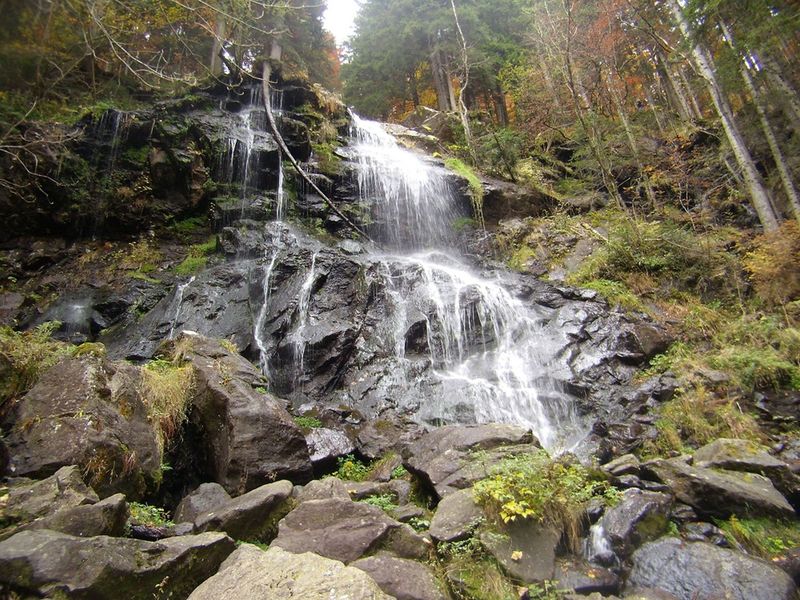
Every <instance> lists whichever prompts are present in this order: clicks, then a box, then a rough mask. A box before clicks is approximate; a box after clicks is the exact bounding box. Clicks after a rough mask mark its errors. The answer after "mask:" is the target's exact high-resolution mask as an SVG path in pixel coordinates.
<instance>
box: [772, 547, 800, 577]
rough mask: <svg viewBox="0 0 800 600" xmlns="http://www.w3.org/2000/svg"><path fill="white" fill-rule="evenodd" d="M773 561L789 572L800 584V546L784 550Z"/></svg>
mask: <svg viewBox="0 0 800 600" xmlns="http://www.w3.org/2000/svg"><path fill="white" fill-rule="evenodd" d="M772 563H773V564H774V565H776V566H778V567H780V568H781V569H783V570H784V571H786V573H788V574H789V576H790V577H791V578H792V579H793V580H794V582H795V584H797V585H800V548H792V549H790V550H787V551H786V552H782V553H781V554H780V555H779V556H777V557H776V558H774V559H773V560H772Z"/></svg>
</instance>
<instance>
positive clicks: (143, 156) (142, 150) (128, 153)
mask: <svg viewBox="0 0 800 600" xmlns="http://www.w3.org/2000/svg"><path fill="white" fill-rule="evenodd" d="M149 154H150V146H139V147H130V148H127V149H126V150H125V152H123V153H122V158H123V159H124V160H126V161H128V162H131V163H133V164H136V165H143V164H144V163H145V162H146V161H147V157H148V155H149Z"/></svg>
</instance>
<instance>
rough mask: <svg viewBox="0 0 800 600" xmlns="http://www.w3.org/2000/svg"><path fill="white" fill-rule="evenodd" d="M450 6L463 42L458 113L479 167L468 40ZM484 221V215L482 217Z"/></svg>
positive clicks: (455, 11)
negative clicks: (471, 117)
mask: <svg viewBox="0 0 800 600" xmlns="http://www.w3.org/2000/svg"><path fill="white" fill-rule="evenodd" d="M450 6H451V7H452V9H453V19H454V20H455V22H456V30H457V31H458V39H459V42H461V68H462V69H463V73H464V76H463V77H462V78H461V93H459V95H458V108H459V110H458V113H459V115H460V116H461V125H462V126H463V127H464V138H465V140H466V143H467V150H468V151H469V155H470V158H472V164H473V165H475V166H477V164H478V157H477V155H476V154H475V143H474V141H473V139H472V129H471V128H470V124H469V111H468V110H467V99H466V95H467V88H468V87H469V54H468V52H467V40H466V39H465V38H464V32H463V31H462V30H461V23H460V22H459V20H458V11H457V10H456V1H455V0H450ZM480 220H481V221H482V220H483V218H482V215H481V216H480Z"/></svg>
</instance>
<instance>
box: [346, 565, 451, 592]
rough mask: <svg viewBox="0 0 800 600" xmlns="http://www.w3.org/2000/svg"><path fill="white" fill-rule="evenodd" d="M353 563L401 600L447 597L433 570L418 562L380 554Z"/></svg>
mask: <svg viewBox="0 0 800 600" xmlns="http://www.w3.org/2000/svg"><path fill="white" fill-rule="evenodd" d="M351 566H353V567H355V568H356V569H361V570H362V571H364V572H365V573H366V574H367V575H369V576H370V577H371V578H372V579H373V580H375V583H377V584H378V586H379V587H380V588H381V589H382V590H383V591H384V592H386V593H387V594H389V595H390V596H392V597H394V598H397V600H445V595H444V594H443V593H442V591H441V589H440V586H439V584H438V582H437V581H436V577H434V574H433V571H431V569H430V568H428V567H427V566H425V565H424V564H422V563H419V562H417V561H413V560H408V559H404V558H397V557H394V556H391V555H386V554H378V555H376V556H370V557H368V558H361V559H359V560H357V561H355V562H354V563H352V564H351Z"/></svg>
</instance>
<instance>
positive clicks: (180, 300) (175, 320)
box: [167, 275, 195, 340]
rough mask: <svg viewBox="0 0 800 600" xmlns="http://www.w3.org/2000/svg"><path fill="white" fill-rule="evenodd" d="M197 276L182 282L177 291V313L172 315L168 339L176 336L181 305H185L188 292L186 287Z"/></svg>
mask: <svg viewBox="0 0 800 600" xmlns="http://www.w3.org/2000/svg"><path fill="white" fill-rule="evenodd" d="M194 280H195V276H194V275H192V276H191V277H190V278H189V280H188V281H185V282H184V283H182V284H180V285H179V286H178V288H177V290H176V291H175V313H174V314H173V316H172V323H171V325H170V328H169V335H168V336H167V339H170V340H171V339H174V337H175V328H176V327H177V326H178V319H179V318H180V316H181V306H183V295H184V294H185V293H186V288H188V287H189V286H190V285H192V283H194Z"/></svg>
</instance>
